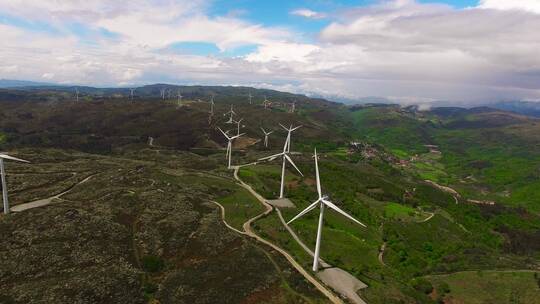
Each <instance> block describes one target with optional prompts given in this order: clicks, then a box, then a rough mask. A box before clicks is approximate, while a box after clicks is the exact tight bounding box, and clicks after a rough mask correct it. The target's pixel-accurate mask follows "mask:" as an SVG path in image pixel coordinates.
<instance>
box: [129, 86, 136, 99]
mask: <svg viewBox="0 0 540 304" xmlns="http://www.w3.org/2000/svg"><path fill="white" fill-rule="evenodd" d="M129 91H130V94H129V97H130V98H131V102H133V92H135V89H134V88H131V89H129Z"/></svg>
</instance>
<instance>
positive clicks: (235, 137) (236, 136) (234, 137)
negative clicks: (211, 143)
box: [231, 133, 246, 140]
mask: <svg viewBox="0 0 540 304" xmlns="http://www.w3.org/2000/svg"><path fill="white" fill-rule="evenodd" d="M245 134H246V133H242V134H238V135H235V136H233V137H231V140H233V139H237V138H238V137H240V136H243V135H245Z"/></svg>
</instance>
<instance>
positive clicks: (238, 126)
mask: <svg viewBox="0 0 540 304" xmlns="http://www.w3.org/2000/svg"><path fill="white" fill-rule="evenodd" d="M242 120H244V119H243V118H241V119H240V120H235V121H234V122H235V123H236V134H237V135H238V134H240V124H241V123H242Z"/></svg>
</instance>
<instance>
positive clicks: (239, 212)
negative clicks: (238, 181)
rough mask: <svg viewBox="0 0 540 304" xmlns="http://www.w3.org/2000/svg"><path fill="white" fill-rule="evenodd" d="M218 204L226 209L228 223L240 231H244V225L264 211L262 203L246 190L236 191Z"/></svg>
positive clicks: (220, 199) (219, 200) (222, 198)
mask: <svg viewBox="0 0 540 304" xmlns="http://www.w3.org/2000/svg"><path fill="white" fill-rule="evenodd" d="M218 202H219V203H221V205H222V206H223V207H224V208H225V209H226V212H225V220H226V221H227V223H229V224H230V225H231V226H233V227H234V228H236V229H238V230H242V225H243V224H244V223H245V222H247V221H248V220H249V219H250V218H252V217H254V216H256V215H258V214H260V213H262V212H263V211H264V207H263V206H262V205H261V203H260V202H259V201H258V200H257V199H256V198H254V197H253V195H251V193H249V192H248V191H247V190H245V189H244V188H240V189H238V190H236V191H234V192H233V193H232V194H231V195H228V196H225V197H220V198H219V199H218Z"/></svg>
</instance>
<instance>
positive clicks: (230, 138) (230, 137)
mask: <svg viewBox="0 0 540 304" xmlns="http://www.w3.org/2000/svg"><path fill="white" fill-rule="evenodd" d="M218 129H219V131H221V133H222V134H223V136H225V137H226V138H227V140H228V141H229V142H228V143H227V153H226V154H225V157H227V158H228V166H227V168H228V169H231V158H232V142H233V140H235V139H237V138H238V137H240V136H242V135H244V134H245V133H242V134H238V135H235V136H229V134H227V132H228V131H227V132H223V130H221V129H220V128H218Z"/></svg>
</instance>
